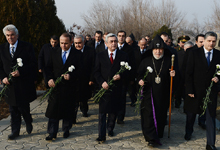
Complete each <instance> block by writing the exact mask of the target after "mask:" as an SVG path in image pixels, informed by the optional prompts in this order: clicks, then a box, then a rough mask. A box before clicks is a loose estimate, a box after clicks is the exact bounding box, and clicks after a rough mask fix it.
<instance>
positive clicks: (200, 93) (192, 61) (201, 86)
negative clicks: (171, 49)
mask: <svg viewBox="0 0 220 150" xmlns="http://www.w3.org/2000/svg"><path fill="white" fill-rule="evenodd" d="M219 58H220V51H218V50H216V49H213V57H212V61H211V63H210V65H209V66H208V63H207V60H206V57H205V53H204V48H203V47H201V48H198V49H192V50H190V51H189V52H188V60H187V65H186V74H185V85H186V99H185V102H184V109H185V110H186V111H188V112H191V113H196V114H201V113H202V109H201V107H202V105H203V102H202V101H203V98H204V97H205V96H206V90H207V89H208V87H209V86H210V83H211V79H212V78H213V75H214V74H215V70H216V64H220V59H219ZM218 78H219V76H218ZM217 93H218V89H217V84H216V83H214V84H213V87H212V90H211V94H210V100H211V103H209V104H208V110H209V112H210V115H211V116H212V117H214V116H215V115H216V106H217ZM188 94H194V95H195V97H194V98H191V97H189V96H188Z"/></svg>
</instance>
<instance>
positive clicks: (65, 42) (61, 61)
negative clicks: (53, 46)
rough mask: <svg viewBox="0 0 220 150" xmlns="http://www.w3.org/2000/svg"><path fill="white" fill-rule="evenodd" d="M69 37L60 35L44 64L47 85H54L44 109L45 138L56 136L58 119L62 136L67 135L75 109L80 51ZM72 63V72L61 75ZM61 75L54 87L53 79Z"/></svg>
mask: <svg viewBox="0 0 220 150" xmlns="http://www.w3.org/2000/svg"><path fill="white" fill-rule="evenodd" d="M71 44H72V42H71V37H70V35H69V34H67V33H63V34H62V35H61V36H60V47H61V48H59V49H57V50H55V51H54V52H53V53H51V61H50V63H49V64H48V66H46V68H45V71H46V78H47V81H48V86H49V87H54V91H53V92H52V93H51V95H50V97H49V100H48V106H47V110H46V114H45V115H46V117H48V118H49V122H48V130H47V132H48V133H49V136H47V137H46V140H53V139H54V138H56V136H57V132H58V128H59V126H58V125H59V120H60V119H62V120H63V127H62V130H63V131H64V134H63V137H64V138H67V137H69V134H70V133H69V130H70V129H71V127H72V120H73V117H74V113H75V112H74V109H75V96H76V92H75V90H76V80H78V75H77V71H78V70H79V68H80V66H79V62H80V60H79V58H80V52H79V51H76V50H74V49H73V48H72V47H71ZM71 65H73V66H74V67H75V69H74V70H73V72H69V73H68V74H65V75H63V74H64V73H65V72H67V71H68V68H69V67H70V66H71ZM61 75H63V78H62V80H61V82H60V83H59V84H57V85H56V87H55V81H56V79H57V78H59V77H60V76H61Z"/></svg>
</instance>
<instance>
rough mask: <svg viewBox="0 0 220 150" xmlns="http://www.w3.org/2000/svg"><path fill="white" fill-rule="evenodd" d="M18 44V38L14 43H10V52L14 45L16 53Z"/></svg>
mask: <svg viewBox="0 0 220 150" xmlns="http://www.w3.org/2000/svg"><path fill="white" fill-rule="evenodd" d="M17 46H18V40H17V41H16V42H15V44H14V45H11V44H10V46H9V52H10V54H11V49H12V47H14V53H15V51H16V48H17Z"/></svg>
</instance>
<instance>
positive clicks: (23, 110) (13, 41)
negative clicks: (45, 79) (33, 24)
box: [0, 25, 37, 140]
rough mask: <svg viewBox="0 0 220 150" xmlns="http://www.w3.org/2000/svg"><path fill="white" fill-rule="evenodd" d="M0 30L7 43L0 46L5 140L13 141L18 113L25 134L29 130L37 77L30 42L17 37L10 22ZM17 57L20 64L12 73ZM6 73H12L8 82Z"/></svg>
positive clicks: (18, 130) (30, 129)
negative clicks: (7, 123) (6, 110)
mask: <svg viewBox="0 0 220 150" xmlns="http://www.w3.org/2000/svg"><path fill="white" fill-rule="evenodd" d="M3 32H4V34H5V37H6V39H7V41H8V42H7V43H5V44H2V45H1V46H0V79H1V81H2V82H3V84H5V85H7V86H8V88H7V90H6V93H5V94H6V95H5V100H6V102H7V103H8V104H9V111H10V114H11V130H12V134H10V135H9V136H8V139H11V140H13V139H15V138H16V137H18V136H19V132H20V127H21V115H22V116H23V118H24V121H25V123H26V129H27V132H28V134H30V133H31V132H32V129H33V126H32V117H31V114H30V104H29V103H30V102H32V101H33V100H35V99H36V89H35V84H34V81H36V76H37V75H36V73H37V72H36V69H37V61H36V58H35V54H34V49H33V46H32V44H30V43H26V42H23V41H21V40H19V39H18V30H17V28H16V27H15V26H14V25H7V26H5V28H4V29H3ZM17 58H21V59H22V62H23V66H22V67H19V68H18V70H17V71H14V72H12V67H14V66H15V65H16V64H17ZM9 74H11V75H12V81H11V82H9V81H8V78H9Z"/></svg>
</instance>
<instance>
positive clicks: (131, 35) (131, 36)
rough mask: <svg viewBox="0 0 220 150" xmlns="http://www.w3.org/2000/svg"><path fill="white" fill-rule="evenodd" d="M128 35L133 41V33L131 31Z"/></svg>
mask: <svg viewBox="0 0 220 150" xmlns="http://www.w3.org/2000/svg"><path fill="white" fill-rule="evenodd" d="M129 37H130V38H131V39H132V41H135V37H134V34H133V33H131V34H130V35H129Z"/></svg>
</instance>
